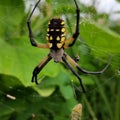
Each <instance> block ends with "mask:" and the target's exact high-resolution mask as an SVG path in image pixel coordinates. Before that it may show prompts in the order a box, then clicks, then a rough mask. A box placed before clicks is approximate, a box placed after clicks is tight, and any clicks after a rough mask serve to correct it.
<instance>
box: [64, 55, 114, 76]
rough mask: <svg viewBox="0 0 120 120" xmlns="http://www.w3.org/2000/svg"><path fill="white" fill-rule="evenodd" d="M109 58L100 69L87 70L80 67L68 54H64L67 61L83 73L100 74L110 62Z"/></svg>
mask: <svg viewBox="0 0 120 120" xmlns="http://www.w3.org/2000/svg"><path fill="white" fill-rule="evenodd" d="M65 54H66V53H65ZM111 58H112V57H110V59H109V61H108V63H107V65H106V66H105V67H104V68H103V69H102V70H101V71H87V70H85V69H83V68H81V67H80V66H79V65H78V64H77V63H76V62H75V61H74V60H73V59H72V58H71V57H70V56H69V55H68V54H66V59H68V61H69V62H70V63H71V64H72V65H73V66H74V67H76V68H77V69H78V70H79V71H80V72H83V73H85V74H102V73H104V72H105V71H106V69H107V68H108V67H109V65H110V62H111Z"/></svg>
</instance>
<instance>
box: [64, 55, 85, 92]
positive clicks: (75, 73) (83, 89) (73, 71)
mask: <svg viewBox="0 0 120 120" xmlns="http://www.w3.org/2000/svg"><path fill="white" fill-rule="evenodd" d="M62 60H63V62H64V63H65V65H66V66H67V67H68V68H69V69H70V70H71V72H72V73H73V74H74V75H75V76H76V77H77V78H78V80H79V82H80V85H81V88H82V91H83V92H84V93H85V88H84V86H83V84H82V80H81V78H80V77H79V74H78V73H77V72H76V71H75V70H74V69H73V68H72V66H71V65H70V64H69V63H68V62H67V60H66V54H64V55H63V57H62Z"/></svg>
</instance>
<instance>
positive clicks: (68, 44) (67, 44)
mask: <svg viewBox="0 0 120 120" xmlns="http://www.w3.org/2000/svg"><path fill="white" fill-rule="evenodd" d="M74 3H75V6H76V29H75V33H74V34H73V36H72V37H71V38H69V39H67V40H66V41H65V46H64V48H68V47H71V46H73V45H74V44H75V42H76V40H77V37H78V36H79V31H80V30H79V22H80V9H79V7H78V4H77V2H76V0H74Z"/></svg>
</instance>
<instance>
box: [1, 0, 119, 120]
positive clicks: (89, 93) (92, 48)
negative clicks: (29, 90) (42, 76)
mask: <svg viewBox="0 0 120 120" xmlns="http://www.w3.org/2000/svg"><path fill="white" fill-rule="evenodd" d="M24 2H26V1H25V0H24ZM28 2H32V0H29V1H27V4H28ZM55 4H57V2H56V3H55ZM33 5H34V4H33ZM33 5H32V6H33ZM0 7H4V9H7V8H8V7H9V6H1V5H0ZM21 7H23V6H21V5H18V6H16V8H18V9H19V8H21ZM13 9H14V8H13ZM26 10H27V9H26ZM14 14H17V13H15V12H14ZM37 14H38V12H37V13H36V15H37ZM63 17H64V16H63ZM92 17H94V14H92ZM5 19H7V16H6V17H4V18H2V17H1V18H0V23H3V24H6V23H5V22H4V21H5ZM85 21H88V16H84V17H83V18H82V21H81V23H80V24H82V23H84V22H85ZM91 22H92V21H91ZM25 24H26V21H25ZM71 25H72V26H75V24H74V23H72V24H71ZM67 27H68V26H67ZM41 32H42V30H41ZM97 32H98V31H96V32H93V31H92V32H91V33H90V34H91V37H93V38H94V34H96V33H97ZM25 34H26V35H27V31H26V33H25ZM68 34H69V33H68ZM80 43H81V44H83V45H84V44H85V45H86V43H85V42H83V41H80ZM24 44H25V45H27V44H28V42H26V41H24ZM91 51H93V52H96V54H98V55H100V54H102V55H103V54H104V56H105V55H108V52H106V51H105V50H102V49H99V48H97V47H96V46H92V47H91ZM88 55H89V56H91V53H90V54H88ZM9 57H10V56H9ZM115 57H116V58H117V59H120V57H119V56H115ZM35 59H36V58H34V60H35ZM99 61H100V62H101V63H102V62H104V60H103V59H102V58H101V59H100V58H99ZM112 64H113V65H114V66H115V67H116V68H117V66H118V63H117V62H112ZM26 65H28V64H27V63H26ZM118 72H119V71H118ZM114 79H116V75H114V74H113V75H110V77H109V79H107V80H105V78H103V79H102V78H101V80H102V83H100V85H99V84H98V85H99V86H94V88H91V89H90V90H89V91H88V92H87V96H91V94H92V92H93V91H98V90H99V89H100V88H102V87H104V85H106V84H110V83H111V81H113V80H114ZM1 86H2V83H1ZM3 86H4V85H3ZM8 89H10V90H11V89H13V88H11V86H9V88H8ZM15 90H16V92H17V93H18V94H20V93H21V90H20V89H18V88H17V89H15ZM8 91H9V90H8ZM78 91H79V89H78ZM0 94H1V96H2V97H6V98H8V99H10V100H13V101H14V100H16V99H17V98H16V96H14V95H11V94H9V93H7V92H5V91H2V90H0ZM23 97H24V96H23ZM30 97H31V98H36V97H40V96H39V95H38V94H36V93H34V94H32V95H31V96H30ZM2 100H3V98H1V100H0V105H1V104H4V102H3V101H2ZM4 105H5V106H6V107H7V108H8V109H11V110H13V111H14V110H15V108H14V107H11V106H9V105H6V104H4ZM83 119H85V120H87V117H84V118H83Z"/></svg>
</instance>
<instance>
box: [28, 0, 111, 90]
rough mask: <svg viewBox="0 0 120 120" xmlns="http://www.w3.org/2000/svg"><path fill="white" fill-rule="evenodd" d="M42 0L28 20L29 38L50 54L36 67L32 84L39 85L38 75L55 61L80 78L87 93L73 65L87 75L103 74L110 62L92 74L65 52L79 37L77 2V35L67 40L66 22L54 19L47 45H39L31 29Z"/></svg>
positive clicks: (50, 23) (49, 27) (51, 21)
mask: <svg viewBox="0 0 120 120" xmlns="http://www.w3.org/2000/svg"><path fill="white" fill-rule="evenodd" d="M39 2H40V0H38V2H37V3H36V4H35V6H34V8H33V10H32V12H31V14H30V16H29V17H28V20H27V25H28V30H29V37H30V42H31V45H32V46H35V47H38V48H48V49H50V52H49V54H48V55H47V56H46V57H45V58H44V59H43V60H42V61H41V62H40V63H39V64H38V65H37V66H36V67H35V69H34V71H33V76H32V82H35V83H36V84H38V81H37V74H38V73H39V72H40V71H41V70H42V69H43V68H44V67H45V65H46V64H47V63H48V62H49V61H50V60H51V59H53V60H54V62H64V64H65V65H66V66H67V67H68V68H69V69H70V70H71V72H72V73H73V74H74V75H75V76H76V77H77V78H78V80H79V82H80V85H81V88H82V91H83V92H85V89H84V86H83V84H82V80H81V78H80V76H79V74H78V73H77V72H76V71H75V70H74V69H73V68H72V66H71V64H72V65H73V66H74V67H76V68H77V69H78V70H79V71H80V72H83V73H85V74H102V73H103V72H104V71H105V70H106V69H107V68H108V66H109V64H110V62H108V64H107V65H106V66H105V67H104V69H102V70H101V71H97V72H92V71H87V70H84V69H82V68H81V67H79V65H78V64H77V61H75V60H73V59H72V58H71V57H70V56H69V55H68V54H67V53H65V52H64V49H66V48H69V47H72V46H73V45H74V44H75V42H76V39H77V37H78V35H79V21H80V9H79V7H78V4H77V2H76V0H74V3H75V6H76V29H75V33H74V34H73V36H72V37H70V38H69V39H66V29H65V26H64V25H65V23H64V20H62V19H60V18H52V19H51V20H50V22H49V23H48V28H47V35H46V40H47V44H38V43H37V42H36V41H35V40H34V37H33V33H32V29H31V17H32V15H33V13H34V11H35V9H36V7H37V6H38V4H39Z"/></svg>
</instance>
